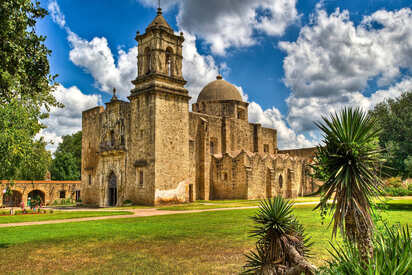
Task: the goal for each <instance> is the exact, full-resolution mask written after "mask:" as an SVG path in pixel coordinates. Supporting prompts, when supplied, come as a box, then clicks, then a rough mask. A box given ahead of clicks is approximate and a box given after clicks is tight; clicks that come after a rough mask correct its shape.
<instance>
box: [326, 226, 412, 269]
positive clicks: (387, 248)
mask: <svg viewBox="0 0 412 275" xmlns="http://www.w3.org/2000/svg"><path fill="white" fill-rule="evenodd" d="M330 253H331V255H332V260H330V261H328V266H327V267H325V268H323V270H321V272H320V274H333V275H335V274H360V275H379V274H382V275H383V274H385V275H386V274H390V275H392V274H393V275H395V274H396V275H406V274H411V268H412V235H411V233H410V232H409V228H408V226H403V227H401V226H398V225H396V226H393V227H388V226H385V229H384V231H383V232H379V233H378V234H377V236H376V238H375V240H374V245H373V256H372V258H371V259H369V261H367V262H366V263H365V262H364V261H362V255H361V253H360V251H359V250H358V248H357V247H356V246H354V245H353V244H351V243H350V242H344V243H343V245H338V246H334V245H332V251H330Z"/></svg>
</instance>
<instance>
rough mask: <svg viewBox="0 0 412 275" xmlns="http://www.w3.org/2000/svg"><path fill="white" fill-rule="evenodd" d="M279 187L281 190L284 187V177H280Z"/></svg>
mask: <svg viewBox="0 0 412 275" xmlns="http://www.w3.org/2000/svg"><path fill="white" fill-rule="evenodd" d="M279 187H280V188H282V187H283V177H282V175H280V176H279Z"/></svg>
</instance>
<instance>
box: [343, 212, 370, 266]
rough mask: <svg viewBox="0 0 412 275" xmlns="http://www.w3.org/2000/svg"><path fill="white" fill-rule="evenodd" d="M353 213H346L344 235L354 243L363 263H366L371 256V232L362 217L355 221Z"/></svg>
mask: <svg viewBox="0 0 412 275" xmlns="http://www.w3.org/2000/svg"><path fill="white" fill-rule="evenodd" d="M355 215H356V214H355V213H353V211H348V213H347V214H346V216H345V234H346V237H347V238H348V239H349V241H350V242H353V243H356V245H357V247H358V250H359V254H360V256H361V259H362V260H363V262H365V263H366V262H368V261H369V258H370V257H372V255H373V246H372V240H371V230H370V228H369V226H368V225H367V224H366V222H365V221H364V219H363V218H362V217H358V219H357V220H358V221H357V222H356V220H355Z"/></svg>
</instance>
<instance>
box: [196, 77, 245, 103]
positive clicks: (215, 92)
mask: <svg viewBox="0 0 412 275" xmlns="http://www.w3.org/2000/svg"><path fill="white" fill-rule="evenodd" d="M216 100H236V101H243V100H242V96H241V95H240V93H239V91H238V89H236V87H235V86H233V85H232V84H230V83H229V82H227V81H225V80H223V79H222V76H221V75H218V76H217V77H216V80H215V81H212V82H210V83H209V84H207V85H206V86H205V87H204V88H203V89H202V91H201V92H200V94H199V96H198V98H197V102H199V101H216Z"/></svg>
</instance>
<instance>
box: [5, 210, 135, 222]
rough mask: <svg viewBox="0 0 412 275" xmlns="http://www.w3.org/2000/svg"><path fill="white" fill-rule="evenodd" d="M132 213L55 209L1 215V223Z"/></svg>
mask: <svg viewBox="0 0 412 275" xmlns="http://www.w3.org/2000/svg"><path fill="white" fill-rule="evenodd" d="M126 214H132V212H128V211H70V212H69V211H61V212H60V211H55V212H54V213H52V214H50V213H47V214H26V215H14V216H0V224H4V223H20V222H37V221H50V220H64V219H76V218H88V217H101V216H115V215H126Z"/></svg>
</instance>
